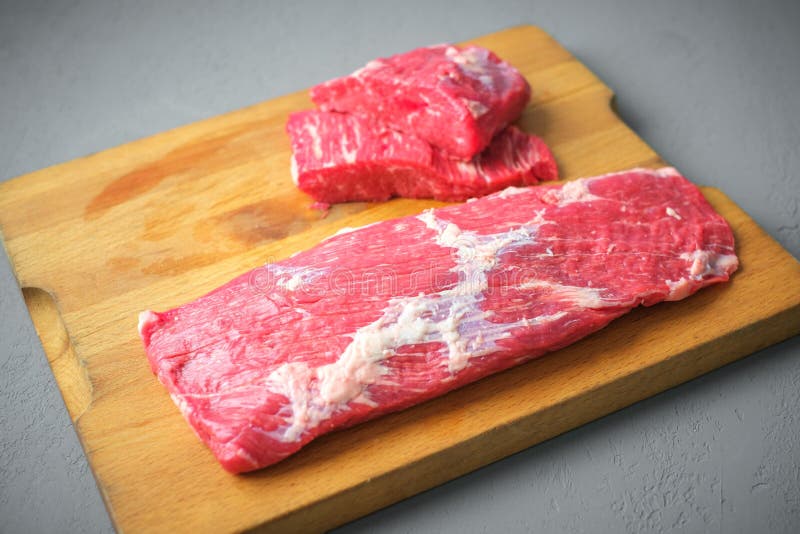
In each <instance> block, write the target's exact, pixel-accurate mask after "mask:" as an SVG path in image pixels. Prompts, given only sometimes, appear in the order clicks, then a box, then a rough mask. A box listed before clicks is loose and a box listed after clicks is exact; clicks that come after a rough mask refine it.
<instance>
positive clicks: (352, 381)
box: [139, 168, 738, 473]
mask: <svg viewBox="0 0 800 534" xmlns="http://www.w3.org/2000/svg"><path fill="white" fill-rule="evenodd" d="M737 265H738V260H737V257H736V255H735V253H734V240H733V235H732V233H731V229H730V227H729V226H728V224H727V223H726V221H725V220H724V219H723V218H722V217H721V216H720V215H719V214H717V213H716V212H715V211H714V210H713V208H711V206H710V205H709V204H708V203H707V202H706V200H705V199H704V198H703V196H702V194H701V192H700V191H699V190H698V189H697V187H695V186H694V185H692V184H691V183H690V182H688V181H687V180H686V179H685V178H683V177H682V176H680V175H679V174H678V173H677V172H676V171H675V170H674V169H670V168H664V169H660V170H643V169H636V170H631V171H627V172H621V173H616V174H610V175H606V176H601V177H595V178H588V179H582V180H576V181H573V182H569V183H567V184H565V185H563V186H539V187H532V188H509V189H506V190H504V191H502V192H500V193H496V194H493V195H490V196H487V197H483V198H481V199H478V200H475V201H472V202H467V203H464V204H460V205H456V206H450V207H445V208H440V209H434V210H428V211H425V212H423V213H422V214H420V215H417V216H410V217H403V218H399V219H394V220H387V221H384V222H379V223H376V224H373V225H369V226H365V227H362V228H359V229H355V230H351V229H345V230H343V231H340V232H338V233H337V234H335V235H333V236H331V237H330V238H328V239H326V240H324V241H323V242H321V243H320V244H318V245H317V246H315V247H313V248H311V249H309V250H306V251H304V252H301V253H299V254H296V255H294V256H292V257H290V258H288V259H285V260H282V261H279V262H276V263H272V264H268V265H265V266H263V267H259V268H257V269H255V270H253V271H250V272H248V273H245V274H243V275H241V276H239V277H238V278H235V279H234V280H232V281H231V282H229V283H227V284H225V285H224V286H222V287H220V288H219V289H216V290H214V291H212V292H211V293H209V294H207V295H206V296H204V297H201V298H199V299H197V300H195V301H194V302H190V303H188V304H186V305H184V306H180V307H178V308H175V309H172V310H169V311H166V312H163V313H155V312H151V311H146V312H143V313H142V314H141V316H140V324H139V331H140V334H141V337H142V340H143V342H144V346H145V348H146V352H147V357H148V359H149V361H150V365H151V367H152V370H153V372H154V373H156V374H157V375H158V378H159V380H160V381H161V382H162V383H163V384H164V385H165V386H166V388H167V390H169V393H170V394H171V396H172V398H173V400H174V401H175V403H176V404H177V405H178V407H179V408H180V410H181V412H183V415H184V416H185V417H186V419H187V420H188V421H189V424H190V425H191V426H192V428H193V429H194V430H195V432H196V433H197V435H198V436H199V437H200V438H201V439H202V440H203V441H204V442H205V443H206V444H207V445H208V446H209V447H210V449H211V450H212V451H213V453H214V454H215V455H216V457H217V459H218V460H219V462H220V463H221V464H222V466H223V467H224V468H225V469H227V470H228V471H231V472H233V473H238V472H242V471H250V470H254V469H258V468H261V467H264V466H267V465H270V464H272V463H274V462H277V461H279V460H281V459H283V458H286V457H287V456H289V455H291V454H292V453H295V452H296V451H298V450H299V449H300V448H301V447H303V445H305V444H306V443H308V442H309V441H311V440H313V439H314V438H316V437H317V436H319V435H321V434H325V433H327V432H330V431H332V430H336V429H341V428H344V427H348V426H350V425H354V424H357V423H360V422H363V421H366V420H368V419H371V418H374V417H377V416H379V415H381V414H385V413H388V412H393V411H396V410H401V409H404V408H407V407H409V406H412V405H414V404H417V403H420V402H423V401H426V400H428V399H431V398H434V397H437V396H439V395H442V394H444V393H446V392H448V391H450V390H453V389H455V388H458V387H461V386H463V385H465V384H468V383H470V382H473V381H475V380H478V379H480V378H482V377H485V376H487V375H491V374H493V373H496V372H498V371H502V370H503V369H507V368H509V367H512V366H515V365H518V364H521V363H523V362H526V361H528V360H530V359H532V358H536V357H538V356H541V355H542V354H544V353H546V352H549V351H552V350H556V349H558V348H561V347H564V346H566V345H569V344H570V343H573V342H575V341H577V340H578V339H580V338H582V337H584V336H586V335H588V334H590V333H592V332H594V331H596V330H598V329H600V328H602V327H603V326H605V325H606V324H608V322H609V321H611V320H612V319H614V318H616V317H619V316H620V315H623V314H625V313H627V312H628V311H629V310H630V309H631V308H633V307H635V306H638V305H640V304H642V305H645V306H649V305H652V304H655V303H657V302H660V301H663V300H680V299H683V298H685V297H687V296H689V295H690V294H692V293H694V292H695V291H697V290H698V289H700V288H702V287H704V286H707V285H709V284H714V283H717V282H722V281H725V280H728V277H729V276H730V274H731V273H732V272H733V271H734V270H735V269H736V268H737ZM553 357H557V356H556V355H554V356H553Z"/></svg>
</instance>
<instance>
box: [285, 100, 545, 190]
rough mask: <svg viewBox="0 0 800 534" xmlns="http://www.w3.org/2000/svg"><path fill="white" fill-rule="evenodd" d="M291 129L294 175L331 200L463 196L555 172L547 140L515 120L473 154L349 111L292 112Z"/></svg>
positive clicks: (531, 181) (299, 182)
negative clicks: (461, 154) (460, 156)
mask: <svg viewBox="0 0 800 534" xmlns="http://www.w3.org/2000/svg"><path fill="white" fill-rule="evenodd" d="M286 129H287V131H288V132H289V136H290V137H291V140H292V152H293V154H292V177H293V179H294V181H295V183H296V184H297V186H298V187H299V188H300V189H301V190H303V191H305V192H306V193H308V194H309V195H311V196H312V197H314V199H316V200H318V201H320V202H326V203H330V204H333V203H337V202H347V201H372V200H387V199H389V198H391V197H393V196H401V197H408V198H435V199H438V200H465V199H467V198H470V197H479V196H483V195H486V194H489V193H493V192H495V191H499V190H501V189H504V188H506V187H508V186H511V185H532V184H536V183H538V182H539V181H540V180H555V179H557V178H558V169H557V167H556V163H555V160H554V159H553V155H552V153H551V152H550V149H548V148H547V145H545V143H544V141H542V140H541V139H539V138H538V137H536V136H534V135H529V134H527V133H525V132H523V131H521V130H519V129H518V128H515V127H513V126H509V127H508V128H506V129H505V130H503V132H501V133H500V135H498V136H497V137H495V139H494V140H493V141H492V143H491V144H490V145H489V146H488V148H486V150H484V151H483V152H482V153H480V154H478V155H477V156H475V158H473V159H472V160H471V161H458V160H454V159H450V158H449V157H448V156H447V154H445V153H444V152H443V151H442V150H441V149H439V148H436V147H432V146H431V145H430V144H428V143H427V142H426V141H424V140H422V139H420V138H419V137H417V136H415V135H413V134H408V133H403V132H398V131H397V130H392V129H389V128H387V127H386V126H384V125H382V124H381V123H379V122H377V121H374V120H370V119H367V118H364V117H359V116H356V115H350V114H346V113H331V112H324V111H302V112H298V113H293V114H292V115H291V116H290V117H289V122H288V123H287V125H286Z"/></svg>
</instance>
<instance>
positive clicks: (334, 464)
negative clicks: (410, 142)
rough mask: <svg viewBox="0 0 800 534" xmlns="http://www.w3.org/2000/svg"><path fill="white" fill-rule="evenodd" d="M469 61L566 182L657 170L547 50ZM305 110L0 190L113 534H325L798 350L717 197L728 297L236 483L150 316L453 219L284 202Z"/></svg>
mask: <svg viewBox="0 0 800 534" xmlns="http://www.w3.org/2000/svg"><path fill="white" fill-rule="evenodd" d="M472 42H475V43H478V44H480V45H483V46H486V47H488V48H490V49H492V50H494V51H495V52H497V53H498V54H499V55H500V56H501V57H503V58H504V59H506V60H508V61H510V62H511V63H512V64H513V65H515V66H516V67H517V68H519V69H520V70H521V71H522V72H523V73H524V74H525V75H526V76H527V77H528V79H529V81H530V82H531V84H532V86H533V88H534V96H533V100H532V102H531V105H530V106H529V107H528V108H527V109H526V111H525V113H524V116H523V117H522V119H521V121H520V124H521V125H522V127H523V128H525V129H527V130H529V131H532V132H535V133H537V134H539V135H541V136H542V137H543V138H544V139H545V140H546V141H547V142H548V143H549V144H550V146H551V147H552V148H553V150H554V152H555V155H556V157H557V159H558V161H559V164H560V168H561V172H562V174H563V176H564V177H565V178H566V179H572V178H576V177H578V176H588V175H594V174H599V173H603V172H608V171H613V170H619V169H625V168H629V167H633V166H657V165H660V164H662V161H661V160H660V158H659V156H658V155H657V154H656V153H654V152H653V150H652V149H650V148H649V147H648V146H647V145H646V144H645V143H644V142H642V141H641V140H640V139H639V138H638V137H637V136H636V135H635V134H634V133H633V132H632V131H631V130H630V129H629V128H628V127H626V126H625V124H623V123H622V122H621V121H620V120H619V118H618V117H617V116H616V115H615V113H614V112H613V111H612V109H611V106H610V101H611V97H612V93H611V91H610V90H609V89H608V87H606V86H605V85H604V84H603V83H602V82H601V81H600V80H599V79H598V78H596V77H595V76H594V75H593V74H592V73H591V72H590V71H589V70H588V69H587V68H586V67H584V66H583V65H582V64H581V63H579V62H578V61H577V60H576V59H575V58H574V57H572V56H571V55H570V54H569V53H568V52H567V51H566V50H564V49H563V48H562V47H561V46H559V45H558V44H557V43H556V42H555V41H554V40H552V39H551V38H550V37H549V36H547V35H546V34H545V33H544V32H542V31H541V30H539V29H537V28H533V27H530V26H524V27H518V28H512V29H509V30H505V31H502V32H499V33H495V34H492V35H488V36H484V37H481V38H478V39H475V40H474V41H472ZM420 44H423V43H420ZM306 107H310V102H309V100H308V97H307V95H306V93H305V92H300V93H296V94H292V95H288V96H285V97H282V98H278V99H275V100H272V101H269V102H264V103H262V104H258V105H255V106H252V107H249V108H246V109H243V110H240V111H236V112H233V113H229V114H226V115H223V116H220V117H216V118H212V119H209V120H205V121H202V122H199V123H196V124H191V125H188V126H184V127H181V128H178V129H175V130H172V131H169V132H166V133H162V134H159V135H156V136H153V137H150V138H147V139H142V140H140V141H136V142H134V143H130V144H128V145H124V146H121V147H117V148H114V149H111V150H107V151H105V152H102V153H99V154H94V155H91V156H88V157H85V158H81V159H78V160H75V161H71V162H68V163H64V164H62V165H57V166H54V167H50V168H47V169H44V170H41V171H38V172H35V173H32V174H29V175H26V176H22V177H19V178H17V179H14V180H11V181H9V182H6V183H4V184H1V185H0V229H1V230H2V233H3V234H4V244H5V247H6V249H7V251H8V254H9V257H10V258H11V261H12V264H13V266H14V269H15V271H16V275H17V277H18V279H19V283H20V286H21V287H23V288H24V294H25V297H26V301H27V303H28V307H29V309H30V312H31V316H32V318H33V320H34V323H35V325H36V328H37V331H38V332H39V336H40V338H41V340H42V343H43V345H44V347H45V351H46V353H47V355H48V358H49V359H50V362H51V365H52V367H53V372H54V374H55V377H56V380H57V382H58V384H59V386H60V388H61V391H62V393H63V396H64V400H65V402H66V404H67V408H68V409H69V412H70V414H71V416H72V418H73V420H74V421H75V426H76V428H77V430H78V433H79V435H80V438H81V441H82V443H83V446H84V449H85V451H86V454H87V456H88V458H89V461H90V463H91V466H92V469H93V470H94V473H95V476H96V478H97V481H98V485H99V487H100V489H101V491H102V493H103V496H104V498H105V501H106V504H107V505H108V508H109V510H110V513H111V516H112V518H113V520H114V522H115V524H116V525H117V527H118V528H119V529H120V530H121V531H126V532H141V531H148V532H152V531H165V532H173V531H191V532H200V531H207V532H224V531H239V530H247V529H253V528H259V527H260V528H262V529H264V530H280V531H295V530H296V531H305V532H308V531H314V530H321V529H325V528H328V527H331V526H334V525H337V524H341V523H343V522H345V521H348V520H351V519H354V518H356V517H358V516H361V515H363V514H366V513H368V512H370V511H372V510H375V509H377V508H380V507H382V506H386V505H388V504H391V503H393V502H396V501H398V500H400V499H403V498H405V497H408V496H410V495H413V494H415V493H417V492H419V491H422V490H424V489H427V488H430V487H432V486H434V485H436V484H439V483H442V482H444V481H447V480H450V479H452V478H454V477H456V476H459V475H461V474H463V473H466V472H468V471H471V470H474V469H476V468H478V467H480V466H483V465H485V464H487V463H489V462H492V461H495V460H498V459H500V458H503V457H505V456H507V455H509V454H511V453H514V452H516V451H519V450H521V449H523V448H525V447H528V446H531V445H533V444H535V443H538V442H541V441H542V440H545V439H548V438H550V437H553V436H555V435H557V434H560V433H562V432H565V431H567V430H569V429H572V428H575V427H576V426H578V425H581V424H583V423H586V422H588V421H591V420H593V419H595V418H597V417H600V416H602V415H605V414H607V413H610V412H612V411H614V410H617V409H620V408H622V407H624V406H628V405H630V404H631V403H633V402H636V401H638V400H641V399H643V398H646V397H648V396H651V395H653V394H655V393H658V392H660V391H663V390H664V389H666V388H669V387H672V386H674V385H677V384H680V383H682V382H684V381H686V380H689V379H692V378H694V377H696V376H698V375H700V374H703V373H705V372H708V371H710V370H712V369H715V368H717V367H719V366H721V365H723V364H725V363H728V362H730V361H733V360H736V359H737V358H740V357H742V356H745V355H747V354H750V353H752V352H754V351H756V350H758V349H760V348H763V347H766V346H768V345H771V344H773V343H776V342H778V341H780V340H782V339H785V338H787V337H789V336H792V335H794V334H796V333H797V332H798V331H800V264H798V262H797V261H795V260H794V259H793V258H792V257H791V256H790V255H789V254H788V253H787V252H786V251H785V250H783V249H782V248H781V247H780V246H779V245H778V244H777V243H776V242H775V241H773V240H772V239H771V238H770V237H769V236H768V235H767V234H766V233H765V232H764V231H763V230H761V229H760V228H759V227H758V226H757V225H756V224H755V223H754V222H753V221H752V220H751V219H750V218H749V217H748V216H747V215H746V214H745V213H744V212H742V211H741V210H740V209H739V208H738V207H736V206H735V205H734V204H733V203H732V202H731V201H730V200H729V199H728V198H726V197H725V196H724V195H723V194H722V193H720V192H719V191H717V190H713V189H704V193H705V194H706V196H707V197H708V199H709V200H710V201H711V203H712V204H713V205H714V206H715V207H716V208H717V210H719V211H720V212H721V213H722V214H723V215H724V216H725V217H726V218H727V219H728V220H729V221H730V223H731V225H732V226H733V229H734V232H735V236H736V240H737V252H738V254H739V256H740V259H741V264H742V267H741V269H740V270H739V272H737V273H736V274H735V276H734V277H733V280H732V282H731V283H729V284H724V285H719V286H715V287H712V288H709V289H706V290H703V291H701V292H700V293H698V294H697V295H695V296H693V297H691V298H690V299H688V300H686V301H683V302H678V303H667V304H661V305H658V306H656V307H654V308H649V309H639V310H636V311H634V312H632V313H631V314H629V315H627V316H625V317H623V318H621V319H618V320H617V321H615V322H614V323H612V325H611V326H609V327H608V328H606V329H605V330H603V331H601V332H599V333H597V334H595V335H593V336H590V337H589V338H587V339H585V340H583V341H581V342H579V343H577V344H575V345H573V346H571V347H568V348H567V349H564V350H561V351H558V352H557V353H554V354H551V355H548V356H546V357H544V358H541V359H539V360H537V361H534V362H531V363H529V364H526V365H523V366H521V367H518V368H516V369H512V370H510V371H507V372H504V373H501V374H499V375H497V376H494V377H491V378H488V379H485V380H482V381H480V382H478V383H476V384H473V385H471V386H468V387H466V388H464V389H461V390H459V391H456V392H453V393H451V394H449V395H446V396H445V397H443V398H440V399H437V400H435V401H432V402H429V403H426V404H424V405H421V406H418V407H416V408H413V409H411V410H408V411H405V412H402V413H398V414H394V415H391V416H388V417H385V418H382V419H380V420H377V421H372V422H369V423H366V424H364V425H361V426H358V427H356V428H352V429H349V430H347V431H343V432H339V433H334V434H332V435H329V436H326V437H323V438H321V439H319V440H318V441H316V442H315V443H313V444H311V445H310V446H308V447H307V448H306V449H305V450H303V451H301V452H300V453H299V454H297V455H296V456H294V457H292V458H290V459H288V460H286V461H284V462H282V463H279V464H278V465H275V466H273V467H270V468H267V469H264V470H262V471H259V472H256V473H253V474H249V475H244V476H233V475H229V474H227V473H225V472H224V471H223V470H222V469H221V468H220V467H219V465H218V464H217V463H216V461H215V460H214V459H213V457H212V456H211V454H210V453H209V452H208V451H207V450H206V449H205V447H204V446H203V445H202V444H201V443H200V441H199V440H198V439H197V438H196V437H195V436H194V434H193V433H192V432H191V430H190V429H189V427H188V425H187V424H186V423H185V422H184V420H183V418H182V417H181V415H180V414H179V412H178V410H177V409H176V408H175V406H174V405H173V404H172V401H171V400H170V399H169V397H168V395H167V393H166V391H165V390H164V388H163V387H162V386H161V385H160V384H159V383H158V382H157V380H156V379H155V377H154V376H153V375H152V374H151V373H150V371H149V368H148V365H147V363H146V360H145V355H144V351H143V349H142V346H141V343H140V341H139V339H138V337H137V334H136V324H137V314H138V312H139V311H141V310H143V309H145V308H151V309H156V310H163V309H167V308H171V307H173V306H176V305H179V304H182V303H184V302H187V301H189V300H191V299H194V298H196V297H198V296H200V295H202V294H204V293H205V292H207V291H209V290H211V289H213V288H215V287H217V286H219V285H221V284H222V283H224V282H226V281H228V280H229V279H230V278H233V277H234V276H235V275H237V274H239V273H241V272H243V271H246V270H249V269H251V268H254V267H256V266H258V265H261V264H263V263H264V262H266V261H274V260H277V259H281V258H284V257H286V256H288V255H290V254H291V253H293V252H295V251H298V250H302V249H305V248H308V247H310V246H312V245H314V244H315V243H317V242H318V241H319V240H320V239H322V238H323V237H326V236H328V235H330V234H332V233H333V232H335V231H336V230H337V229H339V228H340V227H342V226H357V225H361V224H366V223H369V222H373V221H377V220H381V219H386V218H388V217H394V216H400V215H406V214H412V213H418V212H420V211H421V210H422V209H423V208H426V207H429V206H433V205H439V203H435V202H429V201H410V200H395V201H392V202H387V203H380V204H365V203H356V204H348V205H340V206H335V207H334V208H333V209H331V211H330V213H329V215H328V216H327V217H326V218H322V215H321V213H320V212H318V211H314V210H311V209H309V204H310V201H309V199H308V197H306V196H305V195H304V194H302V193H300V192H298V191H297V190H296V189H295V188H294V187H293V185H292V183H291V179H290V176H289V164H288V161H289V143H288V139H287V137H286V135H285V134H284V131H283V125H284V122H285V120H286V117H287V114H288V113H289V112H290V111H293V110H297V109H302V108H306ZM689 178H690V179H693V180H695V181H696V182H698V183H702V182H703V177H702V176H690V177H689Z"/></svg>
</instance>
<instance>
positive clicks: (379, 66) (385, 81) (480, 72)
mask: <svg viewBox="0 0 800 534" xmlns="http://www.w3.org/2000/svg"><path fill="white" fill-rule="evenodd" d="M530 94H531V89H530V86H529V85H528V82H527V81H525V78H523V77H522V75H521V74H520V73H519V71H517V70H516V69H515V68H514V67H512V66H511V65H509V64H508V63H506V62H504V61H501V60H500V59H499V58H498V57H497V56H496V55H495V54H493V53H492V52H490V51H489V50H486V49H485V48H480V47H477V46H467V47H463V48H461V47H457V46H450V45H437V46H430V47H425V48H418V49H416V50H412V51H410V52H406V53H404V54H398V55H395V56H392V57H389V58H385V59H376V60H373V61H370V62H369V63H367V65H366V66H365V67H363V68H361V69H359V70H357V71H356V72H354V73H353V74H351V75H349V76H345V77H342V78H337V79H334V80H330V81H328V82H325V83H322V84H320V85H317V86H316V87H313V88H312V89H311V99H312V100H313V101H314V103H315V104H317V105H318V106H319V107H320V109H322V110H323V111H342V112H349V113H356V114H359V115H362V116H370V117H374V118H378V119H380V120H381V121H383V122H385V123H386V124H388V125H390V126H391V127H392V128H395V129H398V130H401V131H404V132H409V133H413V134H416V135H417V136H419V137H421V138H422V139H424V140H425V141H428V142H429V143H430V144H432V145H434V146H437V147H440V148H442V149H443V150H444V151H446V152H447V153H449V154H450V155H451V156H453V157H454V158H458V159H471V158H472V157H473V156H475V155H476V154H478V153H479V152H481V151H483V149H484V148H486V147H487V146H488V145H489V143H490V142H491V140H492V137H494V136H495V135H496V134H497V133H499V132H500V131H501V130H502V129H503V128H505V127H506V126H507V125H508V124H510V123H511V122H513V121H514V120H516V119H517V118H518V117H519V115H520V113H522V110H523V109H524V108H525V105H526V104H527V103H528V100H529V99H530Z"/></svg>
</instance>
